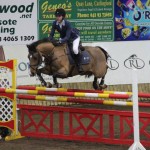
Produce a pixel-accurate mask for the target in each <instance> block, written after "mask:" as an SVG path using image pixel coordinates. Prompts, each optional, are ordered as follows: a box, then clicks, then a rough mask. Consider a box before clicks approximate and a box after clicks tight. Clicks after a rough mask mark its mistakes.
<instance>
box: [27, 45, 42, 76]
mask: <svg viewBox="0 0 150 150" xmlns="http://www.w3.org/2000/svg"><path fill="white" fill-rule="evenodd" d="M27 48H28V51H29V53H28V59H29V66H30V76H35V75H36V74H37V69H38V67H39V66H40V65H41V63H42V58H41V56H40V53H39V52H38V51H37V50H36V47H34V46H33V45H32V44H31V45H27Z"/></svg>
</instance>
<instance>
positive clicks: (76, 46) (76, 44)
mask: <svg viewBox="0 0 150 150" xmlns="http://www.w3.org/2000/svg"><path fill="white" fill-rule="evenodd" d="M79 43H80V37H78V38H76V39H75V40H74V41H73V52H74V56H75V63H76V66H77V69H78V71H79V73H82V72H83V69H82V66H81V64H80V61H79V58H80V52H79Z"/></svg>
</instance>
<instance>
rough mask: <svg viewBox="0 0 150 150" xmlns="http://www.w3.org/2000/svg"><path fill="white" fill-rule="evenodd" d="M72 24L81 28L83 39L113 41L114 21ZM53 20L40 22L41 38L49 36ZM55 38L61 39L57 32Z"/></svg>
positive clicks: (85, 40) (86, 40)
mask: <svg viewBox="0 0 150 150" xmlns="http://www.w3.org/2000/svg"><path fill="white" fill-rule="evenodd" d="M71 23H72V25H73V26H74V27H76V28H77V29H79V30H80V34H81V35H80V37H81V41H84V42H88V41H113V38H114V37H113V32H114V25H113V21H107V20H106V21H93V22H89V21H82V22H72V21H71ZM51 26H52V22H40V23H39V38H40V39H41V38H44V37H48V36H49V33H50V31H51ZM55 38H56V39H59V34H58V33H57V32H56V34H55Z"/></svg>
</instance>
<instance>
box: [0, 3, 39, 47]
mask: <svg viewBox="0 0 150 150" xmlns="http://www.w3.org/2000/svg"><path fill="white" fill-rule="evenodd" d="M36 40H37V1H36V0H0V45H16V44H28V43H30V42H33V41H36Z"/></svg>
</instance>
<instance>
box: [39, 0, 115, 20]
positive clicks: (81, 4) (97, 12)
mask: <svg viewBox="0 0 150 150" xmlns="http://www.w3.org/2000/svg"><path fill="white" fill-rule="evenodd" d="M57 8H64V9H65V10H66V12H67V18H68V19H106V18H107V19H108V18H113V0H100V1H99V0H95V1H91V0H77V1H75V0H70V1H68V0H57V1H56V0H51V1H48V0H39V20H54V19H55V15H54V12H55V10H56V9H57Z"/></svg>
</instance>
